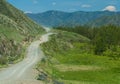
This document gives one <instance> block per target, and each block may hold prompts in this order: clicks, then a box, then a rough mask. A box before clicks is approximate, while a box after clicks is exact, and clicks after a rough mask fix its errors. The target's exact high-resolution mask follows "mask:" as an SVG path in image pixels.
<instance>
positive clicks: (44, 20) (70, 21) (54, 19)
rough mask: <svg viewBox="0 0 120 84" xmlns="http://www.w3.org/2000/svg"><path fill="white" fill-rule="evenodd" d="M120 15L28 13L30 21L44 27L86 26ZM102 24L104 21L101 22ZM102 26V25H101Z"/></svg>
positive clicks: (78, 12) (59, 12) (101, 12)
mask: <svg viewBox="0 0 120 84" xmlns="http://www.w3.org/2000/svg"><path fill="white" fill-rule="evenodd" d="M116 13H117V14H120V12H109V11H95V12H84V11H77V12H72V13H68V12H61V11H54V10H52V11H47V12H43V13H37V14H33V13H28V14H27V16H29V17H30V18H31V19H33V20H34V21H36V22H37V23H39V24H41V25H45V26H61V25H62V26H63V25H64V26H76V25H86V24H87V23H89V22H92V21H95V20H98V19H101V17H105V16H115V15H116ZM103 22H104V21H103ZM101 25H102V24H101Z"/></svg>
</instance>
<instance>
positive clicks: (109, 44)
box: [55, 25, 120, 58]
mask: <svg viewBox="0 0 120 84" xmlns="http://www.w3.org/2000/svg"><path fill="white" fill-rule="evenodd" d="M55 29H59V30H64V31H68V32H75V33H78V34H80V35H83V36H85V37H87V38H89V39H90V40H91V44H92V45H93V46H94V53H95V54H97V55H106V54H107V55H108V56H112V57H114V58H116V57H117V58H118V57H120V27H118V26H114V25H107V26H101V27H94V28H92V27H87V26H76V27H62V26H61V27H55ZM111 52H112V53H111ZM110 53H111V54H110ZM112 54H117V55H115V56H113V55H112Z"/></svg>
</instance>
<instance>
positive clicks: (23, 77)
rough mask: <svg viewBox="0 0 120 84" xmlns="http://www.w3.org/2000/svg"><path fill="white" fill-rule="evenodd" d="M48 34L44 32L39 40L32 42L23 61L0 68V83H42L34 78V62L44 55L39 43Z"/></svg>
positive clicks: (42, 41)
mask: <svg viewBox="0 0 120 84" xmlns="http://www.w3.org/2000/svg"><path fill="white" fill-rule="evenodd" d="M50 34H51V33H48V34H45V35H43V36H42V37H41V38H40V40H38V41H35V42H32V43H31V45H30V46H29V47H28V49H27V54H26V58H25V59H24V60H23V61H21V62H19V63H17V64H15V65H12V66H11V67H8V68H6V69H3V70H1V71H0V84H43V83H42V82H41V83H40V82H39V81H37V80H36V79H35V77H36V70H35V69H34V68H35V64H36V63H37V62H38V61H40V60H41V59H42V57H43V56H44V54H43V52H42V51H41V49H40V48H39V45H40V44H41V43H44V42H46V41H48V36H49V35H50Z"/></svg>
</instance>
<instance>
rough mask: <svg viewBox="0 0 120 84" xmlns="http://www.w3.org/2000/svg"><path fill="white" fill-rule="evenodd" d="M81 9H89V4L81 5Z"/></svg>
mask: <svg viewBox="0 0 120 84" xmlns="http://www.w3.org/2000/svg"><path fill="white" fill-rule="evenodd" d="M81 7H82V8H90V7H91V5H89V4H83V5H81Z"/></svg>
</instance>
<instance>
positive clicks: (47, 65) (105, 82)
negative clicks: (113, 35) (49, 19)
mask: <svg viewBox="0 0 120 84" xmlns="http://www.w3.org/2000/svg"><path fill="white" fill-rule="evenodd" d="M104 28H105V29H106V27H103V29H102V28H101V29H98V30H104ZM68 30H69V29H68ZM95 30H97V29H95ZM108 30H109V29H108ZM56 31H57V32H58V34H54V35H52V36H51V38H50V41H49V42H47V43H44V44H43V45H42V49H43V51H44V53H45V54H46V56H47V57H45V58H44V59H43V60H42V62H41V63H39V64H38V67H40V68H42V69H43V71H42V72H44V71H45V72H44V73H45V74H47V75H48V76H47V77H48V78H46V81H47V82H49V80H50V79H51V80H53V81H54V80H58V81H60V82H63V84H80V83H83V84H119V83H120V81H119V75H120V73H119V70H120V69H119V65H120V62H119V59H118V57H117V56H119V50H120V48H119V47H118V44H117V46H116V45H115V46H114V42H113V44H111V46H106V50H105V51H104V52H102V53H100V54H96V53H95V46H96V43H95V42H94V41H95V40H96V39H91V40H89V39H88V38H86V37H84V36H81V35H78V34H75V33H72V32H66V31H61V30H59V31H58V30H56ZM97 32H99V33H96V34H100V32H101V31H97ZM107 32H108V31H107ZM102 33H103V31H102ZM95 38H96V35H95ZM96 41H97V40H96ZM98 42H99V41H98ZM105 45H106V44H105ZM101 46H102V45H101ZM109 47H110V48H109ZM113 54H114V55H113ZM113 56H115V59H113V58H114V57H113ZM40 68H38V70H40ZM40 74H41V72H40ZM48 79H49V80H48Z"/></svg>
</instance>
